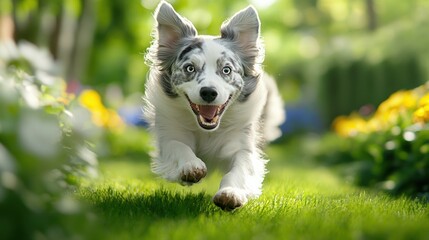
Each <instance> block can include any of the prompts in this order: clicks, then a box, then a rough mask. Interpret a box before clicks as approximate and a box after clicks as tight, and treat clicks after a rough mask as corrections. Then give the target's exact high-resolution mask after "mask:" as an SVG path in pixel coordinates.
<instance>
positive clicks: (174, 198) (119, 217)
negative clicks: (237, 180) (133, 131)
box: [79, 145, 429, 240]
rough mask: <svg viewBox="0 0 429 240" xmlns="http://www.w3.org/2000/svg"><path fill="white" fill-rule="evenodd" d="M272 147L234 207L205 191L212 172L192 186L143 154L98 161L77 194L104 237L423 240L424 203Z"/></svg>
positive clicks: (213, 181)
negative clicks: (258, 185) (251, 195)
mask: <svg viewBox="0 0 429 240" xmlns="http://www.w3.org/2000/svg"><path fill="white" fill-rule="evenodd" d="M288 149H289V150H290V149H292V148H290V147H289V148H287V149H285V148H284V146H280V145H277V146H271V147H269V149H268V150H267V152H268V154H269V156H270V157H271V160H272V161H271V162H270V163H269V165H268V169H269V171H270V173H268V175H267V177H266V180H265V183H264V193H263V195H262V196H261V197H260V198H259V199H257V200H252V201H250V202H249V203H248V204H247V205H245V206H244V207H243V208H241V209H238V210H236V211H233V212H224V211H222V210H220V209H218V208H217V207H216V206H215V205H214V204H213V203H212V202H211V197H212V196H213V195H214V193H215V192H216V190H217V187H218V185H219V181H220V175H219V174H218V173H215V174H212V175H210V176H208V177H207V178H206V179H204V180H203V181H202V182H201V183H199V184H196V185H194V186H192V187H182V186H180V185H178V184H173V183H169V182H166V181H164V180H162V179H159V178H157V177H156V176H154V175H153V174H152V173H151V172H150V169H149V160H148V159H147V157H141V159H139V158H138V157H136V156H134V157H123V158H117V159H105V160H101V161H100V162H101V163H100V165H101V166H100V168H101V173H102V178H101V179H100V180H99V181H97V182H93V183H89V184H88V185H87V186H86V187H83V188H82V189H81V190H80V192H79V195H80V196H81V197H82V198H84V199H86V200H88V201H89V202H90V204H91V205H92V206H93V208H94V209H95V212H96V214H97V216H98V217H97V218H98V220H99V221H98V225H99V227H98V228H96V229H95V233H96V234H97V235H98V236H99V237H102V238H103V239H157V240H160V239H187V240H190V239H264V240H265V239H429V207H428V205H427V203H421V202H418V201H414V200H410V199H407V198H405V197H402V198H393V197H390V196H388V195H385V194H383V193H379V192H374V191H371V190H364V189H359V188H357V187H354V186H351V185H350V184H348V183H346V182H345V181H344V180H343V179H341V178H339V177H337V175H336V174H335V172H333V171H332V170H330V169H328V168H325V167H323V166H320V165H316V164H314V163H312V161H310V160H309V159H306V157H305V156H303V155H302V156H301V155H300V154H299V152H295V153H293V154H290V153H289V152H288Z"/></svg>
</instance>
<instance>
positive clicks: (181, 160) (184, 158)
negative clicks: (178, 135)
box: [152, 140, 207, 185]
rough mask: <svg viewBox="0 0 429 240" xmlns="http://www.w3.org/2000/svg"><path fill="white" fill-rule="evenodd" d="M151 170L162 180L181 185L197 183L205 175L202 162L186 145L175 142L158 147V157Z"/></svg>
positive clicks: (170, 141) (204, 166)
mask: <svg viewBox="0 0 429 240" xmlns="http://www.w3.org/2000/svg"><path fill="white" fill-rule="evenodd" d="M152 170H153V172H155V173H157V174H159V175H161V176H162V177H163V178H165V179H167V180H169V181H173V182H179V183H180V184H182V185H192V184H193V183H197V182H199V181H200V180H201V179H202V178H203V177H205V176H206V174H207V168H206V165H205V164H204V162H203V161H201V160H200V159H199V158H198V157H196V156H195V154H194V152H193V151H192V149H191V148H190V147H189V146H188V145H186V144H184V143H182V142H180V141H177V140H169V141H167V142H166V143H163V144H162V145H161V146H160V152H159V156H158V157H157V158H156V159H155V161H154V162H153V165H152Z"/></svg>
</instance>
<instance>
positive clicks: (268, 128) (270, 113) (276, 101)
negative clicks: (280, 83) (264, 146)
mask: <svg viewBox="0 0 429 240" xmlns="http://www.w3.org/2000/svg"><path fill="white" fill-rule="evenodd" d="M262 81H263V82H264V83H265V86H266V88H267V90H268V91H267V94H268V96H267V102H266V104H265V107H264V113H263V116H262V118H263V122H264V126H263V131H262V132H263V136H264V139H265V141H267V142H270V141H273V140H275V139H277V138H279V137H280V136H281V135H282V132H281V130H280V128H279V127H280V125H281V124H282V123H283V122H284V121H285V120H286V114H285V110H284V105H283V100H282V98H281V96H280V93H279V90H278V88H277V84H276V82H275V80H274V78H272V77H271V76H269V75H268V74H266V73H265V74H264V75H263V77H262Z"/></svg>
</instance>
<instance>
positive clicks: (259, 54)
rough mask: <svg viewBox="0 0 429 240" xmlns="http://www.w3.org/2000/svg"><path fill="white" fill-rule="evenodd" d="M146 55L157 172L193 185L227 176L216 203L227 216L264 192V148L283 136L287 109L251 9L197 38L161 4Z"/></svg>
mask: <svg viewBox="0 0 429 240" xmlns="http://www.w3.org/2000/svg"><path fill="white" fill-rule="evenodd" d="M154 17H155V20H156V25H155V27H154V32H153V38H154V39H153V42H152V45H151V46H150V47H149V49H148V52H147V54H146V60H147V63H148V65H149V66H150V72H149V75H148V79H147V81H146V85H145V89H146V90H145V96H144V102H145V103H144V118H145V119H146V121H147V122H148V123H149V124H150V130H151V132H152V133H153V135H154V140H155V147H156V152H155V153H154V156H153V161H152V170H153V172H154V173H156V174H158V175H160V176H162V177H163V178H165V179H167V180H169V181H174V182H179V183H181V184H182V185H192V184H194V183H197V182H199V181H200V180H201V179H202V178H204V177H205V176H206V174H207V171H208V170H212V168H214V167H217V168H219V169H220V170H222V171H224V172H225V175H224V176H223V178H222V180H221V183H220V188H219V191H218V192H217V193H216V194H215V196H214V197H213V202H214V203H215V204H216V205H217V206H219V207H220V208H222V209H223V210H233V209H236V208H238V207H241V206H243V205H244V204H245V203H246V202H247V201H248V199H252V198H256V197H258V196H259V195H260V194H261V188H262V182H263V179H264V176H265V173H266V169H265V164H266V162H267V160H266V159H265V157H264V155H263V153H262V150H261V148H262V146H263V145H264V143H266V142H269V141H271V140H274V139H276V138H277V137H279V136H280V135H281V132H280V130H279V128H278V126H279V125H280V124H281V123H282V122H283V121H284V116H285V115H284V110H283V103H282V100H281V97H280V95H279V92H278V90H277V86H276V84H275V81H274V80H273V79H272V78H271V77H269V76H268V75H266V74H265V73H264V72H263V70H262V66H261V65H262V62H263V58H264V48H263V46H262V43H261V40H260V21H259V17H258V14H257V12H256V10H255V8H253V7H252V6H249V7H247V8H245V9H243V10H241V11H240V12H238V13H236V14H235V15H234V16H232V17H231V18H230V19H229V20H227V21H225V22H224V23H223V24H222V26H221V29H220V36H202V35H198V34H197V30H196V29H195V27H194V26H193V24H192V23H191V22H190V21H188V20H187V19H186V18H184V17H182V16H180V15H179V14H178V13H177V12H176V11H175V10H174V9H173V7H172V6H171V5H170V4H169V3H167V2H165V1H162V2H161V3H160V4H159V5H158V7H157V9H156V10H155V14H154Z"/></svg>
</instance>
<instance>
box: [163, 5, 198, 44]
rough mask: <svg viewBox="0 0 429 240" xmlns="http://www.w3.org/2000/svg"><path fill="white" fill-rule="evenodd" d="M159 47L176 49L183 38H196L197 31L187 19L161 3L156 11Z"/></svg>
mask: <svg viewBox="0 0 429 240" xmlns="http://www.w3.org/2000/svg"><path fill="white" fill-rule="evenodd" d="M155 19H156V22H157V32H156V33H155V37H156V39H157V41H158V46H159V47H167V48H174V47H175V45H176V44H177V43H178V41H179V40H180V39H182V38H187V37H195V36H196V35H197V30H196V29H195V27H194V25H193V24H192V23H191V22H190V21H189V20H187V19H185V18H183V17H182V16H180V15H179V14H178V13H177V12H176V11H175V10H174V8H173V7H172V6H171V5H170V4H169V3H167V2H165V1H161V2H160V3H159V5H158V7H157V8H156V10H155Z"/></svg>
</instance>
